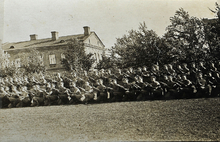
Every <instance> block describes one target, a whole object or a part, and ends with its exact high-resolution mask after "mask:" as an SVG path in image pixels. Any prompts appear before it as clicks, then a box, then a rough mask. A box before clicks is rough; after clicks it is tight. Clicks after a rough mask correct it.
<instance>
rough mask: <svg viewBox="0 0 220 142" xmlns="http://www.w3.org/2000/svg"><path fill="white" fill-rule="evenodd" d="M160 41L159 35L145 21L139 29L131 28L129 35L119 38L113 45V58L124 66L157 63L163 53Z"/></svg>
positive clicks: (120, 65) (117, 63) (119, 64)
mask: <svg viewBox="0 0 220 142" xmlns="http://www.w3.org/2000/svg"><path fill="white" fill-rule="evenodd" d="M160 43H161V40H160V38H159V37H158V35H157V34H156V33H155V32H154V31H153V30H148V29H147V26H146V24H145V23H143V24H140V27H139V30H137V31H136V30H131V31H129V32H128V35H124V36H123V37H122V38H117V41H116V43H115V45H114V46H113V47H112V53H113V54H112V58H113V60H114V59H115V61H116V65H118V66H119V67H122V68H124V67H130V66H134V67H138V66H143V65H151V64H155V63H157V62H158V61H159V56H160V54H161V49H160V47H161V46H159V45H160Z"/></svg>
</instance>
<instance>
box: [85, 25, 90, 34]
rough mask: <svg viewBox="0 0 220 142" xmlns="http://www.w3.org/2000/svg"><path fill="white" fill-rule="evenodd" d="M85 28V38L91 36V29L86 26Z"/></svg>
mask: <svg viewBox="0 0 220 142" xmlns="http://www.w3.org/2000/svg"><path fill="white" fill-rule="evenodd" d="M83 28H84V35H85V36H88V35H90V27H88V26H85V27H83Z"/></svg>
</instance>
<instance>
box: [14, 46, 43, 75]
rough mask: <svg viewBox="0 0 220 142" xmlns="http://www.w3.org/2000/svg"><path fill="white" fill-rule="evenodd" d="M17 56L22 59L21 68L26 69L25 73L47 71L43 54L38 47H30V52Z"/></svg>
mask: <svg viewBox="0 0 220 142" xmlns="http://www.w3.org/2000/svg"><path fill="white" fill-rule="evenodd" d="M17 58H20V59H21V61H20V62H21V63H20V64H21V67H20V70H24V73H25V74H28V73H40V72H43V73H44V72H45V66H44V63H43V58H42V54H41V53H40V52H39V51H37V50H36V49H29V50H28V52H26V53H23V55H19V56H18V57H17Z"/></svg>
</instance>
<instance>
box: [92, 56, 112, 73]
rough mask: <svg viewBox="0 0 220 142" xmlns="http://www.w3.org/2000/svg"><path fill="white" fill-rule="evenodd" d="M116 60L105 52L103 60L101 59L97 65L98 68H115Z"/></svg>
mask: <svg viewBox="0 0 220 142" xmlns="http://www.w3.org/2000/svg"><path fill="white" fill-rule="evenodd" d="M114 66H115V65H114V61H113V60H112V58H111V56H106V55H105V54H102V60H100V61H99V63H98V64H97V65H96V69H98V70H100V69H109V68H113V67H114Z"/></svg>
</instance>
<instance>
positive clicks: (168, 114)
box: [0, 98, 220, 142]
mask: <svg viewBox="0 0 220 142" xmlns="http://www.w3.org/2000/svg"><path fill="white" fill-rule="evenodd" d="M0 117H1V119H0V141H16V142H17V141H51V142H54V141H101V140H102V141H106V140H108V141H128V140H132V141H154V140H157V141H161V140H200V141H201V140H205V141H210V140H213V141H217V140H218V141H220V98H209V99H188V100H167V101H162V100H158V101H145V102H121V103H105V104H88V105H82V104H80V105H64V106H45V107H26V108H12V109H1V110H0Z"/></svg>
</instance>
